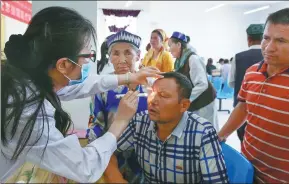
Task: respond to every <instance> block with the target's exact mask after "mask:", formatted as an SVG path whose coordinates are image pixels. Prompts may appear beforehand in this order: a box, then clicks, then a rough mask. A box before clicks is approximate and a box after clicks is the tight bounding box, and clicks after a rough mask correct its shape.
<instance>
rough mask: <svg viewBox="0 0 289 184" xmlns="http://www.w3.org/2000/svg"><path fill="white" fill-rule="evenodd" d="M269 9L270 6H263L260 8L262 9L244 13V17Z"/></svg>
mask: <svg viewBox="0 0 289 184" xmlns="http://www.w3.org/2000/svg"><path fill="white" fill-rule="evenodd" d="M268 8H270V6H269V5H267V6H262V7H260V8H256V9H253V10H250V11H246V12H244V15H248V14H250V13H255V12H258V11H262V10H266V9H268Z"/></svg>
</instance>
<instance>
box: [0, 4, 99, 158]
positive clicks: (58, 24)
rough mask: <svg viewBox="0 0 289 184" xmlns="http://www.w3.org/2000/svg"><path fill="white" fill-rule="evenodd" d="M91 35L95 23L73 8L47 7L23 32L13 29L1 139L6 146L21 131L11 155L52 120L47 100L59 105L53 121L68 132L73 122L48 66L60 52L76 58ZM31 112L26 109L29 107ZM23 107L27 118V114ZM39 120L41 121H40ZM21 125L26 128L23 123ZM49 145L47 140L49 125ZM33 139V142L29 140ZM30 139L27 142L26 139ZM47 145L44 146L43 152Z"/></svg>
mask: <svg viewBox="0 0 289 184" xmlns="http://www.w3.org/2000/svg"><path fill="white" fill-rule="evenodd" d="M91 38H93V40H94V44H95V38H96V34H95V29H94V28H93V25H92V23H91V22H90V21H89V20H87V19H85V18H84V17H83V16H81V15H80V14H79V13H77V12H76V11H74V10H72V9H68V8H64V7H55V6H54V7H48V8H45V9H43V10H41V11H39V12H38V13H37V14H36V15H34V16H33V17H32V19H31V22H30V24H29V25H28V28H27V30H26V31H25V33H24V35H12V36H10V38H9V41H8V42H6V44H5V49H4V52H5V54H6V57H7V62H5V63H4V64H3V65H2V69H1V78H2V82H1V142H2V144H3V146H7V145H8V144H9V142H10V140H11V139H12V138H13V137H14V136H15V134H16V132H17V130H18V131H20V130H21V131H22V132H21V133H20V134H19V135H17V136H19V140H18V142H17V145H16V148H15V150H14V153H13V155H12V156H11V157H10V159H11V160H15V159H17V158H18V157H19V155H20V154H21V153H22V151H23V150H24V148H25V147H26V146H28V145H29V147H32V146H34V145H35V144H36V143H37V142H38V140H39V139H40V137H41V136H42V134H43V131H44V127H45V126H48V125H49V122H48V118H50V117H48V115H47V112H46V110H47V109H45V105H44V103H46V102H45V101H46V100H47V101H49V102H50V103H51V105H52V106H53V107H54V108H55V114H54V119H55V127H56V128H57V129H58V130H59V131H60V132H61V133H62V134H63V135H64V136H65V135H66V133H67V131H68V129H69V128H70V126H71V125H72V120H71V118H70V116H69V115H68V114H67V113H66V112H65V111H64V110H63V109H62V107H61V102H60V100H59V98H58V96H57V94H56V93H55V91H54V86H53V81H52V79H51V77H50V76H49V74H48V73H49V71H50V70H51V69H53V68H55V66H56V62H57V61H58V60H59V59H61V58H69V59H71V60H73V61H75V62H77V61H78V54H79V52H80V51H81V50H82V49H83V48H84V47H85V46H87V43H88V42H89V41H90V39H91ZM28 108H29V112H31V113H29V114H28V113H27V112H26V111H27V109H28ZM24 113H25V118H23V115H24ZM36 120H37V121H39V120H41V121H42V125H41V124H40V125H36V124H35V123H36ZM34 126H40V127H41V129H38V132H35V135H37V138H36V140H31V139H30V137H31V134H32V133H33V131H35V130H33V129H34V128H35V127H34ZM22 127H23V128H22ZM47 133H48V138H47V142H46V145H47V143H48V140H49V133H50V132H49V129H48V132H47ZM31 141H32V142H31ZM28 142H29V143H28ZM45 149H46V146H45V148H44V150H43V153H44V151H45Z"/></svg>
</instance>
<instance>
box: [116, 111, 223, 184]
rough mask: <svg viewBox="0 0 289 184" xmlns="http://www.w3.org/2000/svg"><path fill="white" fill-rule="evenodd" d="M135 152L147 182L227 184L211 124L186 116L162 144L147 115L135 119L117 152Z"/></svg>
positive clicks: (187, 113)
mask: <svg viewBox="0 0 289 184" xmlns="http://www.w3.org/2000/svg"><path fill="white" fill-rule="evenodd" d="M129 149H134V150H135V152H136V154H137V157H138V162H139V164H140V165H141V167H142V169H143V171H144V174H145V180H146V182H150V183H151V182H158V183H163V182H173V183H200V182H204V183H228V175H227V170H226V166H225V161H224V157H223V154H222V151H221V146H220V144H219V141H218V138H217V133H216V130H215V129H214V127H213V126H212V124H211V123H209V122H207V121H206V120H205V119H203V118H201V117H199V116H198V115H196V114H192V113H190V112H185V113H184V115H183V117H182V119H181V121H180V122H179V124H178V125H177V127H176V128H175V129H174V131H173V132H172V133H171V135H170V136H168V138H167V139H166V140H165V141H164V142H162V141H161V140H160V139H159V138H158V136H157V132H156V129H155V123H154V122H153V121H151V120H150V119H149V116H148V112H147V111H145V112H141V113H139V114H138V115H136V116H135V117H134V118H133V120H132V122H131V123H130V124H129V126H128V127H127V129H126V130H125V132H124V133H123V134H122V136H121V138H120V139H119V141H118V151H119V152H122V151H125V150H129Z"/></svg>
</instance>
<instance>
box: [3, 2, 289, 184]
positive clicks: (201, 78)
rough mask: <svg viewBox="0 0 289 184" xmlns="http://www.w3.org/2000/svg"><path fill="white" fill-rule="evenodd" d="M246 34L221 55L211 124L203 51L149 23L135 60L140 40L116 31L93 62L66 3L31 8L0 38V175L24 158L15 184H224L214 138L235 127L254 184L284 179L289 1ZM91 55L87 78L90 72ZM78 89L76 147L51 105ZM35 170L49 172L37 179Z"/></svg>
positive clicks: (10, 175)
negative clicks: (222, 88) (228, 95)
mask: <svg viewBox="0 0 289 184" xmlns="http://www.w3.org/2000/svg"><path fill="white" fill-rule="evenodd" d="M246 31H247V38H248V39H247V40H248V46H249V50H247V51H244V52H241V53H237V54H236V55H235V56H234V57H233V58H231V59H230V61H229V60H228V59H223V60H220V64H221V65H222V67H221V70H220V74H221V76H222V78H223V80H224V82H228V84H229V85H230V86H232V87H233V88H234V89H235V98H234V107H235V108H234V110H233V112H232V113H231V115H230V117H229V119H228V121H227V122H226V124H225V125H224V126H223V127H222V128H221V129H220V128H219V123H218V115H217V107H216V91H215V89H214V87H213V86H212V84H211V82H210V81H209V80H208V74H209V75H213V71H214V70H215V69H216V66H214V65H213V60H212V59H211V58H210V59H209V60H208V64H207V66H206V65H205V63H204V61H203V59H202V57H200V56H199V55H198V54H197V52H196V49H195V48H193V47H192V45H191V43H192V40H190V37H189V36H188V35H185V34H184V33H182V32H181V31H174V32H173V33H172V35H170V36H169V37H168V36H167V35H166V33H165V31H164V30H162V29H156V30H153V31H152V32H151V37H150V44H149V46H147V53H146V54H145V57H144V58H143V59H142V60H141V58H140V46H141V37H140V36H138V35H135V34H132V33H130V32H127V31H125V30H122V31H120V32H117V33H115V34H112V35H110V36H108V37H107V38H106V39H105V41H104V42H103V44H102V46H101V58H100V60H99V61H96V52H95V51H93V50H91V44H95V38H96V35H95V30H94V28H93V26H92V24H91V22H90V21H88V20H87V19H85V18H84V17H83V16H81V15H80V14H79V13H77V12H76V11H74V10H71V9H68V8H64V7H48V8H46V9H43V10H41V11H40V12H38V13H37V14H35V15H34V16H33V18H32V20H31V22H30V24H29V26H28V28H27V30H26V32H25V33H24V34H23V35H12V36H10V38H9V41H8V42H7V43H6V44H5V49H4V52H5V54H6V57H7V61H5V63H3V64H2V70H1V80H2V81H1V98H2V99H1V144H2V147H1V152H2V154H1V157H0V159H1V167H5V168H7V169H6V170H4V171H2V170H1V172H2V173H0V174H1V175H0V176H1V183H2V182H12V183H13V182H18V181H19V176H21V173H22V172H23V167H24V166H25V164H32V173H34V174H30V176H29V178H28V179H27V178H26V179H25V181H24V182H30V181H33V182H53V183H55V182H59V183H69V182H72V181H74V182H82V183H85V182H89V183H93V182H97V181H99V180H100V179H102V180H103V181H104V182H106V183H127V182H129V183H143V182H146V183H147V182H148V183H229V182H230V180H229V177H228V170H227V169H228V168H226V163H225V161H224V155H223V152H222V149H221V145H220V142H222V141H226V138H227V137H228V136H229V135H230V134H232V133H233V132H234V131H237V130H238V135H239V138H240V140H241V143H242V150H241V151H242V154H243V155H244V156H245V157H246V158H247V159H248V160H249V162H251V163H252V165H253V166H254V168H255V173H254V178H255V181H254V182H256V183H288V182H289V141H288V140H289V136H288V132H289V124H288V119H289V104H288V102H289V92H288V89H289V73H288V72H289V57H288V53H289V8H285V9H282V10H279V11H277V12H274V13H272V14H270V15H269V16H268V17H267V20H266V22H265V24H264V25H259V24H258V25H255V24H254V25H250V26H249V27H248V29H247V30H246ZM139 60H141V64H140V65H139V66H136V63H137V62H138V61H139ZM93 62H97V67H98V69H97V74H89V69H90V67H91V64H92V63H93ZM104 70H107V74H105V75H104V74H103V73H102V72H103V71H104ZM86 97H92V100H91V103H90V116H89V117H88V119H89V124H88V129H87V135H86V137H87V139H88V142H87V145H86V146H85V147H81V145H80V144H79V140H78V138H77V136H76V135H68V134H67V132H68V130H69V129H70V128H71V125H72V120H71V119H70V116H69V114H68V113H67V112H65V110H64V109H63V108H62V106H61V101H69V100H73V99H81V98H86ZM84 110H85V109H84ZM87 110H89V109H87ZM85 121H87V120H84V122H85ZM2 163H3V164H2ZM38 169H40V170H42V171H43V172H46V173H49V174H48V175H49V177H45V181H43V179H44V178H43V177H42V178H41V177H40V178H39V177H37V176H39V175H37V173H36V174H35V171H36V170H38ZM24 171H25V170H24ZM239 172H243V171H242V170H240V171H239ZM26 173H27V172H26ZM41 176H43V174H42V175H41ZM23 180H24V179H23Z"/></svg>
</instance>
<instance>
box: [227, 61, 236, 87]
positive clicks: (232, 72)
mask: <svg viewBox="0 0 289 184" xmlns="http://www.w3.org/2000/svg"><path fill="white" fill-rule="evenodd" d="M235 77H236V59H235V57H233V60H232V63H231V69H230V74H229V77H228V84H229V86H230V87H231V88H234V87H235Z"/></svg>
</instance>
